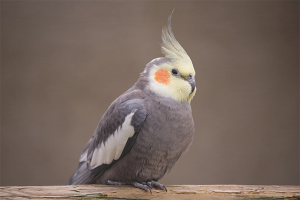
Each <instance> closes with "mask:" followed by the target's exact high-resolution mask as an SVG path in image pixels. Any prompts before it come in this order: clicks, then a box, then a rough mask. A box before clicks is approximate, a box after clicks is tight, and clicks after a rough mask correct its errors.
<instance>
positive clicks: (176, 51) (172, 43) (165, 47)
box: [161, 10, 192, 65]
mask: <svg viewBox="0 0 300 200" xmlns="http://www.w3.org/2000/svg"><path fill="white" fill-rule="evenodd" d="M173 12H174V10H173V11H172V14H173ZM172 14H171V15H170V16H169V19H168V25H167V26H166V27H164V28H163V29H162V45H161V52H162V54H164V55H165V57H167V58H169V59H170V60H171V61H172V62H178V61H181V62H182V61H183V62H188V63H190V64H191V65H192V61H191V59H190V57H189V56H188V54H187V53H186V51H185V50H184V49H183V48H182V46H181V45H180V44H179V42H178V41H177V40H176V38H175V36H174V34H173V31H172V26H171V20H172Z"/></svg>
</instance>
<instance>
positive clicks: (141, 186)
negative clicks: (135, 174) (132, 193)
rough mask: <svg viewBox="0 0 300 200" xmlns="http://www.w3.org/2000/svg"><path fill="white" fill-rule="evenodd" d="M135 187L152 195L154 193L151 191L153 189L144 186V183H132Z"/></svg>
mask: <svg viewBox="0 0 300 200" xmlns="http://www.w3.org/2000/svg"><path fill="white" fill-rule="evenodd" d="M131 184H132V185H133V186H134V187H136V188H139V189H142V190H145V191H148V190H149V191H150V193H151V194H152V191H151V188H150V187H149V186H148V185H146V183H145V184H143V183H138V182H132V183H131Z"/></svg>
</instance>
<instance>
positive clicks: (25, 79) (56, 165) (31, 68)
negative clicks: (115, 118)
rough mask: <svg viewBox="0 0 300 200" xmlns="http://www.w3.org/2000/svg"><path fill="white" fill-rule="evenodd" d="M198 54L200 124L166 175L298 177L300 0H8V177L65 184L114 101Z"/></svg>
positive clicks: (275, 180) (15, 181)
mask: <svg viewBox="0 0 300 200" xmlns="http://www.w3.org/2000/svg"><path fill="white" fill-rule="evenodd" d="M173 8H175V11H174V15H173V31H174V34H175V36H176V38H177V39H178V40H179V42H180V43H181V44H182V46H183V47H184V48H185V49H186V51H187V52H188V54H189V55H190V57H191V59H192V61H193V63H194V66H195V69H196V73H197V75H196V82H197V88H198V90H197V94H196V97H195V98H194V100H193V102H192V108H193V115H194V120H195V125H196V133H195V137H194V142H193V145H192V146H191V148H190V150H189V152H188V153H187V154H186V155H184V156H182V157H181V158H180V159H179V161H178V162H177V164H176V165H175V167H174V168H173V170H172V171H171V173H170V174H168V175H166V176H165V177H164V178H163V179H162V180H161V183H164V184H299V2H298V1H288V2H284V1H276V2H271V1H255V2H250V1H243V2H241V1H240V2H237V1H231V2H224V1H212V2H208V1H198V2H197V1H186V2H181V1H165V2H160V1H127V2H123V1H76V2H73V1H62V0H61V1H40V2H39V1H1V185H58V184H65V183H66V182H67V180H68V179H69V177H70V176H71V175H72V173H73V172H74V171H75V169H76V167H77V162H78V158H79V155H80V153H81V151H82V150H83V148H84V146H85V144H86V142H87V141H88V139H89V138H90V137H91V135H92V134H93V132H94V130H95V128H96V126H97V123H98V122H99V120H100V118H101V116H102V114H103V113H104V112H105V110H106V108H107V107H108V106H109V105H110V103H111V102H112V101H113V100H114V99H115V98H116V97H118V96H119V95H120V94H121V93H122V92H124V91H125V90H127V89H128V88H129V87H131V85H133V84H134V83H135V81H136V80H137V79H138V77H139V73H140V72H142V71H143V68H144V66H145V64H147V63H148V62H149V61H150V60H152V59H154V58H156V57H160V56H162V55H161V53H160V42H161V38H160V34H161V29H162V27H163V26H164V25H166V24H167V18H168V16H169V15H170V14H171V12H172V10H173Z"/></svg>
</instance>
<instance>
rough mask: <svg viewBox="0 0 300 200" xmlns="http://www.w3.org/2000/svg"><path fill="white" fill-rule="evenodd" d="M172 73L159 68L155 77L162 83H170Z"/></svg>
mask: <svg viewBox="0 0 300 200" xmlns="http://www.w3.org/2000/svg"><path fill="white" fill-rule="evenodd" d="M170 77H171V75H170V73H169V72H168V71H166V70H163V69H159V70H157V71H156V72H155V75H154V79H155V80H156V81H157V82H159V83H162V84H165V85H168V84H169V83H170Z"/></svg>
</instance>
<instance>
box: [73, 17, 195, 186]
mask: <svg viewBox="0 0 300 200" xmlns="http://www.w3.org/2000/svg"><path fill="white" fill-rule="evenodd" d="M171 16H172V15H171ZM171 16H170V17H169V19H168V26H167V27H164V28H163V31H162V46H161V51H162V53H163V54H164V56H165V57H161V58H156V59H154V60H152V61H151V62H149V63H148V64H147V65H146V68H145V70H144V71H143V72H142V73H141V74H140V77H139V79H138V81H137V82H136V83H135V84H134V85H133V86H132V87H131V88H130V89H129V90H127V91H126V92H125V93H123V94H122V95H121V96H119V97H118V98H117V99H116V100H115V101H113V102H112V104H111V105H110V106H109V108H108V109H107V111H106V112H105V113H104V115H103V116H102V118H101V120H100V122H99V125H98V127H97V128H96V130H95V132H94V135H93V136H92V138H91V139H90V140H89V142H88V143H87V145H86V147H85V148H84V150H83V152H82V155H81V156H80V159H79V165H78V168H77V170H76V172H75V173H74V174H73V176H72V177H71V178H70V180H69V182H68V185H77V184H110V185H121V184H129V185H133V186H134V187H137V188H140V189H143V190H146V191H148V190H149V191H150V192H151V189H152V188H158V189H164V190H166V191H167V189H166V187H165V186H164V185H163V184H160V183H158V182H157V181H158V180H159V179H161V178H162V177H163V176H164V175H165V174H166V173H167V172H169V171H170V170H171V168H172V167H173V166H174V164H175V162H176V161H177V160H178V159H179V157H180V156H181V155H182V154H183V153H184V152H186V151H187V150H188V148H189V146H190V145H191V143H192V140H193V135H194V121H193V117H192V110H191V105H190V102H191V100H192V98H193V97H194V95H195V93H196V84H195V70H194V67H193V64H192V61H191V59H190V57H189V56H188V55H187V53H186V51H185V50H184V49H183V48H182V47H181V45H180V44H179V43H178V41H177V40H176V39H175V37H174V35H173V33H172V28H171Z"/></svg>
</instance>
